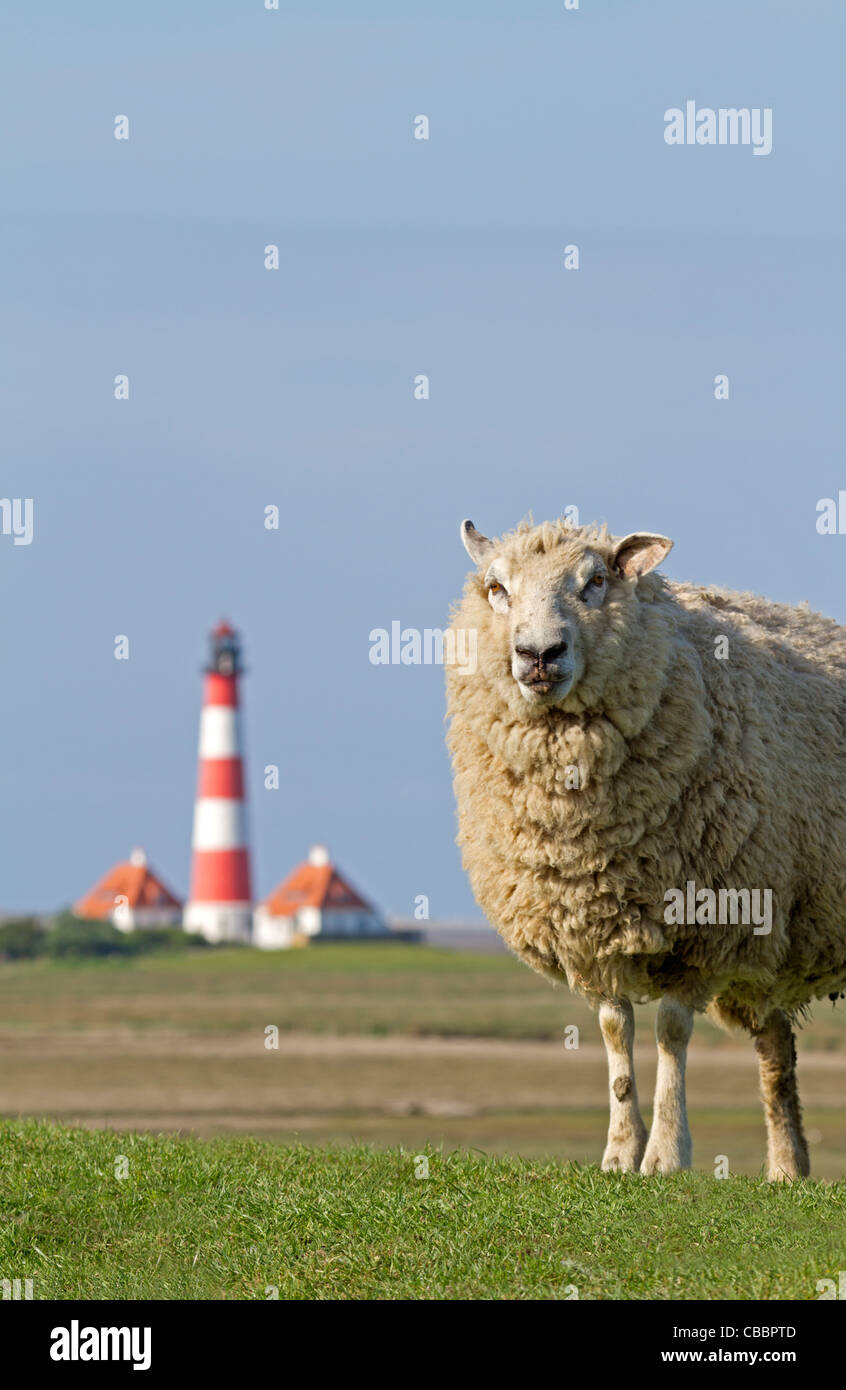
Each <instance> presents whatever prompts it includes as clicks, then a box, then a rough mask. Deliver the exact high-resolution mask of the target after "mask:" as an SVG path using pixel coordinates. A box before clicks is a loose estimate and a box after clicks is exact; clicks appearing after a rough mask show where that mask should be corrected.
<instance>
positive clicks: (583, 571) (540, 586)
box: [461, 521, 673, 708]
mask: <svg viewBox="0 0 846 1390" xmlns="http://www.w3.org/2000/svg"><path fill="white" fill-rule="evenodd" d="M542 533H543V528H541V530H540V532H539V533H538V537H539V538H538V543H537V544H536V545H535V546H532V545H531V544H528V543H521V538H520V533H518V539H517V540H516V541H515V539H514V538H506V539H505V540H504V541H503V542H500V543H497V542H494V541H490V540H488V539H487V537H486V536H483V535H481V534H480V532H478V531H477V530H476V528H475V527H474V526H473V523H472V522H471V521H465V522H464V523H463V524H462V527H461V538H462V540H463V542H464V545H465V548H466V550H467V553H468V554H469V555H470V557H471V559H472V560H474V561H475V563H476V564H477V565H478V567H479V579H480V581H481V583H482V584H483V586H484V591H485V593H486V596H487V602H488V603H489V605H490V607H491V610H492V612H493V614H494V615H495V616H494V619H493V622H492V627H491V632H492V634H493V640H494V641H496V642H498V643H501V648H502V655H503V658H504V659H507V660H508V662H509V665H510V670H511V675H512V676H513V678H514V680H515V681H516V683H517V687H518V689H519V691H520V694H521V695H522V696H523V699H524V700H526V701H527V703H528V704H529V705H531V706H534V707H537V708H544V707H548V706H561V705H563V704H564V703H565V701H566V700H567V699H568V697H569V696H570V695H571V694H572V693H573V692H576V691H577V689H578V686H579V682H580V681H581V680H582V678H583V676H584V675H585V673H586V672H587V671H590V670H593V669H594V668H597V667H598V666H599V665H600V664H605V662H606V658H607V654H608V651H609V650H610V648H611V646H612V644H613V643H614V642H615V635H616V631H617V627H618V624H617V623H615V622H614V620H613V619H614V614H615V612H616V614H617V617H618V619H619V612H620V604H621V603H625V602H627V601H631V600H632V598H633V595H632V592H631V591H632V588H633V585H632V583H631V582H630V581H632V580H637V579H638V578H639V577H640V576H641V575H645V574H648V573H649V571H650V570H652V569H654V568H655V566H656V565H658V564H660V563H661V561H662V560H663V559H664V557H665V556H666V555H667V554H668V552H669V551H670V549H671V547H672V544H673V543H672V541H670V540H667V538H666V536H658V535H653V534H651V533H645V532H636V533H634V534H633V535H630V536H626V537H625V538H624V539H623V540H619V541H616V540H613V539H611V538H610V537H604V536H601V535H599V534H598V533H595V532H580V531H578V530H576V529H573V530H572V531H568V530H566V529H565V528H556V529H555V530H553V531H547V532H546V533H545V534H542ZM550 537H551V539H550ZM626 581H629V582H626Z"/></svg>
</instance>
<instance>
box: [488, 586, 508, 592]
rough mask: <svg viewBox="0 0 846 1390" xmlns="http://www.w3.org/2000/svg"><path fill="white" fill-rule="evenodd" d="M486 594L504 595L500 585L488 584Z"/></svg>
mask: <svg viewBox="0 0 846 1390" xmlns="http://www.w3.org/2000/svg"><path fill="white" fill-rule="evenodd" d="M488 593H489V594H504V593H505V590H504V589H503V587H502V585H501V584H489V585H488Z"/></svg>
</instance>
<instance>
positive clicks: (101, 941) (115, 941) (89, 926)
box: [46, 911, 209, 959]
mask: <svg viewBox="0 0 846 1390" xmlns="http://www.w3.org/2000/svg"><path fill="white" fill-rule="evenodd" d="M208 944H209V943H208V942H207V941H206V939H205V937H203V936H197V935H196V934H195V933H194V932H185V931H183V930H182V928H181V927H139V928H137V929H136V930H135V931H131V932H123V931H118V929H117V927H115V926H113V925H112V923H111V922H104V921H91V920H86V919H84V918H82V917H75V916H74V914H73V913H72V912H70V911H64V912H60V913H58V914H57V915H56V917H54V918H53V923H52V926H51V928H50V931H49V932H48V933H47V934H46V952H47V955H49V956H53V957H56V958H59V959H67V958H69V957H71V958H72V957H75V956H80V957H90V956H143V955H147V954H148V952H153V951H185V950H190V949H193V948H196V947H199V948H200V949H202V948H203V947H207V946H208Z"/></svg>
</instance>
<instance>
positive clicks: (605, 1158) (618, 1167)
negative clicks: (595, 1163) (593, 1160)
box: [602, 1134, 646, 1173]
mask: <svg viewBox="0 0 846 1390" xmlns="http://www.w3.org/2000/svg"><path fill="white" fill-rule="evenodd" d="M645 1148H646V1135H645V1134H644V1135H643V1136H642V1137H640V1136H635V1137H634V1138H631V1139H609V1140H608V1143H607V1144H606V1146H605V1153H604V1154H603V1155H602V1171H603V1173H636V1172H638V1170H639V1168H640V1163H641V1159H642V1158H643V1151H644V1149H645Z"/></svg>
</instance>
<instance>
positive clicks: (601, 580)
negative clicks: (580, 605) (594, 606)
mask: <svg viewBox="0 0 846 1390" xmlns="http://www.w3.org/2000/svg"><path fill="white" fill-rule="evenodd" d="M604 587H605V575H604V574H601V573H597V574H592V575H591V577H590V579H589V580H588V582H587V584H586V585H585V587H584V588H583V589H582V599H583V600H584V602H585V603H587V602H589V596H590V595H591V594H601V593H602V590H603V589H604Z"/></svg>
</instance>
